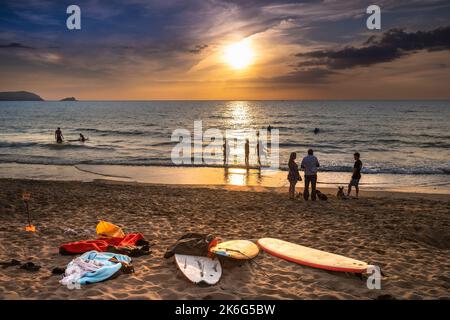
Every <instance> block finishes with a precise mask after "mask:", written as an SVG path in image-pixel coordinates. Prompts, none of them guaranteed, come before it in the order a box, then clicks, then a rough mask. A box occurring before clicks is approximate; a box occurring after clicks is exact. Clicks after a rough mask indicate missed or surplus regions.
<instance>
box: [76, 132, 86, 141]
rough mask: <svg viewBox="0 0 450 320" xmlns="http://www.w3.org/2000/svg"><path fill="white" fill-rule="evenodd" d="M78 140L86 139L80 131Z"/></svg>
mask: <svg viewBox="0 0 450 320" xmlns="http://www.w3.org/2000/svg"><path fill="white" fill-rule="evenodd" d="M78 140H80V141H81V142H85V141H86V140H87V139H86V137H85V136H84V135H83V134H82V133H80V137H79V138H78Z"/></svg>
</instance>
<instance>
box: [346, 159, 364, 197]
mask: <svg viewBox="0 0 450 320" xmlns="http://www.w3.org/2000/svg"><path fill="white" fill-rule="evenodd" d="M359 157H360V155H359V152H355V153H354V154H353V158H354V159H355V164H354V165H353V174H352V179H351V180H350V183H349V184H348V190H347V196H350V193H351V192H352V186H354V187H355V190H356V199H358V194H359V180H360V179H361V168H362V162H361V160H360V159H359Z"/></svg>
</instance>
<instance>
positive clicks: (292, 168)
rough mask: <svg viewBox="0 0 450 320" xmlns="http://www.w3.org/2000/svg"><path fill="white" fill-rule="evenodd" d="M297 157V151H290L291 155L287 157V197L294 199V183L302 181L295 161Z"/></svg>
mask: <svg viewBox="0 0 450 320" xmlns="http://www.w3.org/2000/svg"><path fill="white" fill-rule="evenodd" d="M295 159H297V153H295V152H291V156H290V157H289V163H288V167H289V173H288V177H287V178H288V181H289V199H295V185H296V184H297V182H298V181H302V177H301V176H300V173H299V172H298V164H297V163H296V162H295Z"/></svg>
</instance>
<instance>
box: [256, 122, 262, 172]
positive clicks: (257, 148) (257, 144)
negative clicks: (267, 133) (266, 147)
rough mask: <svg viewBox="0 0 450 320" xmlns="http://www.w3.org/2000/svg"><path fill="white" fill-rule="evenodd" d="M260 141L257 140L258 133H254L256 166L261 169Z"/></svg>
mask: <svg viewBox="0 0 450 320" xmlns="http://www.w3.org/2000/svg"><path fill="white" fill-rule="evenodd" d="M261 151H262V150H261V141H260V140H259V131H256V156H257V158H258V166H259V167H261Z"/></svg>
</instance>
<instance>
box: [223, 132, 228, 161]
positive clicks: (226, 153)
mask: <svg viewBox="0 0 450 320" xmlns="http://www.w3.org/2000/svg"><path fill="white" fill-rule="evenodd" d="M222 149H223V165H224V166H226V164H227V158H228V157H227V155H228V150H227V138H224V139H223V146H222Z"/></svg>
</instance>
